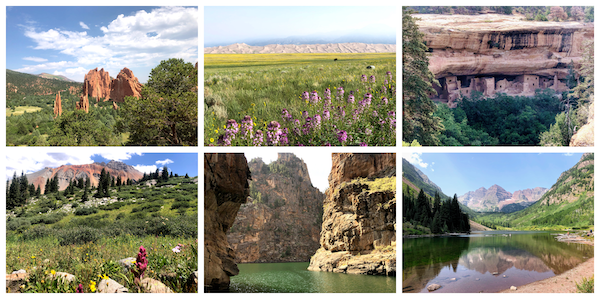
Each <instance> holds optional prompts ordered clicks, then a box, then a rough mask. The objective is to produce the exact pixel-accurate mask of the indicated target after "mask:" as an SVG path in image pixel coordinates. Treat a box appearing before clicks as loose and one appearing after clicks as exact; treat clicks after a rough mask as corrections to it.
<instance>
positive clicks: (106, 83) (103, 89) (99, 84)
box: [83, 68, 111, 102]
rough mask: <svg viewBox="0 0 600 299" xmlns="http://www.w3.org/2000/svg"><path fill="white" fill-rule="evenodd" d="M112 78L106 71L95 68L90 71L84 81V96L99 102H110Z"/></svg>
mask: <svg viewBox="0 0 600 299" xmlns="http://www.w3.org/2000/svg"><path fill="white" fill-rule="evenodd" d="M110 85H111V81H110V76H109V75H108V72H105V71H104V69H100V71H98V68H95V69H93V70H90V71H89V72H88V73H87V75H85V78H84V79H83V94H84V95H87V96H90V97H94V98H96V101H97V102H99V101H100V99H101V98H102V99H104V100H105V101H106V100H108V97H109V95H110Z"/></svg>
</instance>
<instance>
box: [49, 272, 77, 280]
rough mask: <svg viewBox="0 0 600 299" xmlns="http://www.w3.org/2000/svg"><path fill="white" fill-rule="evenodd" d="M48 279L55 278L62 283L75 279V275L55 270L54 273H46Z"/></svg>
mask: <svg viewBox="0 0 600 299" xmlns="http://www.w3.org/2000/svg"><path fill="white" fill-rule="evenodd" d="M48 279H56V280H60V281H61V282H63V283H69V282H72V281H73V280H75V275H73V274H70V273H67V272H56V273H55V274H48Z"/></svg>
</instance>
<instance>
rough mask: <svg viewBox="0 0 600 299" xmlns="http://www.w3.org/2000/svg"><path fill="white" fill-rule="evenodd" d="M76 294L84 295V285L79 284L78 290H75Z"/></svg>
mask: <svg viewBox="0 0 600 299" xmlns="http://www.w3.org/2000/svg"><path fill="white" fill-rule="evenodd" d="M75 293H83V285H82V284H79V285H78V286H77V289H76V290H75Z"/></svg>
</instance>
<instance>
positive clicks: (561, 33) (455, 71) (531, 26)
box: [415, 14, 594, 104]
mask: <svg viewBox="0 0 600 299" xmlns="http://www.w3.org/2000/svg"><path fill="white" fill-rule="evenodd" d="M415 17H418V18H421V20H420V21H418V22H417V24H418V25H419V27H420V29H419V30H420V31H421V32H423V33H424V35H425V36H424V40H425V43H426V45H427V46H428V47H429V51H430V52H431V54H430V57H429V63H430V65H429V69H430V70H431V71H432V72H433V73H434V75H435V76H436V78H437V79H439V81H440V84H441V85H442V87H441V88H437V91H438V96H434V95H431V96H432V97H439V98H440V99H446V100H448V101H449V104H450V103H451V102H452V101H453V100H455V99H456V98H458V97H459V95H460V94H463V95H466V96H468V95H470V94H471V92H472V91H475V90H477V91H480V92H482V93H484V94H485V95H486V96H491V95H494V94H495V93H496V92H504V93H507V94H512V95H533V93H534V92H535V89H537V88H551V89H554V90H556V91H557V92H560V91H564V90H566V89H567V86H566V84H565V83H564V82H563V80H564V79H565V78H566V77H567V75H568V64H569V63H571V62H573V63H574V68H575V69H578V67H579V63H580V61H581V58H582V57H581V56H582V53H583V42H584V41H585V40H593V38H594V27H593V23H591V24H584V23H579V22H533V21H523V20H521V17H519V16H512V15H511V16H506V15H493V14H486V15H478V16H466V15H429V14H423V15H416V16H415Z"/></svg>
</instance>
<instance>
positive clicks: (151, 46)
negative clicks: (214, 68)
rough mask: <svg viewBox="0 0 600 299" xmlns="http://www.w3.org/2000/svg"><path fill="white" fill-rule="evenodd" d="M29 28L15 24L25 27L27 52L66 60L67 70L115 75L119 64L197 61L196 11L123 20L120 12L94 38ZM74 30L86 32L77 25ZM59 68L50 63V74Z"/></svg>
mask: <svg viewBox="0 0 600 299" xmlns="http://www.w3.org/2000/svg"><path fill="white" fill-rule="evenodd" d="M35 25H36V24H28V25H26V26H24V25H21V26H22V27H24V28H25V36H27V37H29V38H31V39H32V40H33V42H34V43H35V46H34V47H33V48H34V49H36V50H54V51H59V52H60V53H62V54H66V55H69V56H72V57H73V60H74V61H76V63H75V62H73V63H72V64H70V65H69V66H68V67H71V68H79V67H84V68H86V69H92V68H95V67H104V69H105V70H107V71H108V72H109V73H110V74H115V75H116V74H117V73H118V72H119V71H120V70H121V69H122V68H123V67H125V66H128V67H130V68H131V66H137V67H144V68H150V67H154V66H156V65H158V63H159V62H160V61H161V60H164V59H166V58H182V59H184V60H185V61H187V62H195V61H197V60H198V8H197V7H191V8H186V7H160V8H156V9H152V10H151V11H150V12H147V11H145V10H140V11H137V12H135V13H134V14H132V15H129V16H125V15H123V14H121V15H119V16H118V17H117V18H116V19H115V20H112V21H110V22H109V24H108V25H107V26H102V27H101V28H100V29H101V31H102V32H103V35H100V36H89V35H88V34H87V32H86V31H81V32H76V31H67V30H62V29H49V30H45V31H44V30H40V29H38V28H36V27H34V26H35ZM80 26H81V27H82V28H84V29H89V27H88V26H87V25H86V24H85V23H83V22H80ZM36 62H41V61H36ZM50 66H51V64H45V65H37V66H24V67H22V68H20V69H19V70H17V71H21V72H29V73H33V72H37V71H38V70H39V69H42V68H45V69H47V68H49V67H50ZM64 68H65V66H62V67H61V66H60V65H58V64H56V65H54V69H53V70H51V71H54V70H58V71H60V72H65V71H64ZM77 75H79V74H77ZM115 75H113V76H115ZM71 78H74V79H76V80H81V79H82V77H81V78H77V77H71ZM138 78H139V79H140V80H141V81H142V82H145V79H146V77H145V76H144V77H141V78H140V77H139V75H138Z"/></svg>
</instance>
